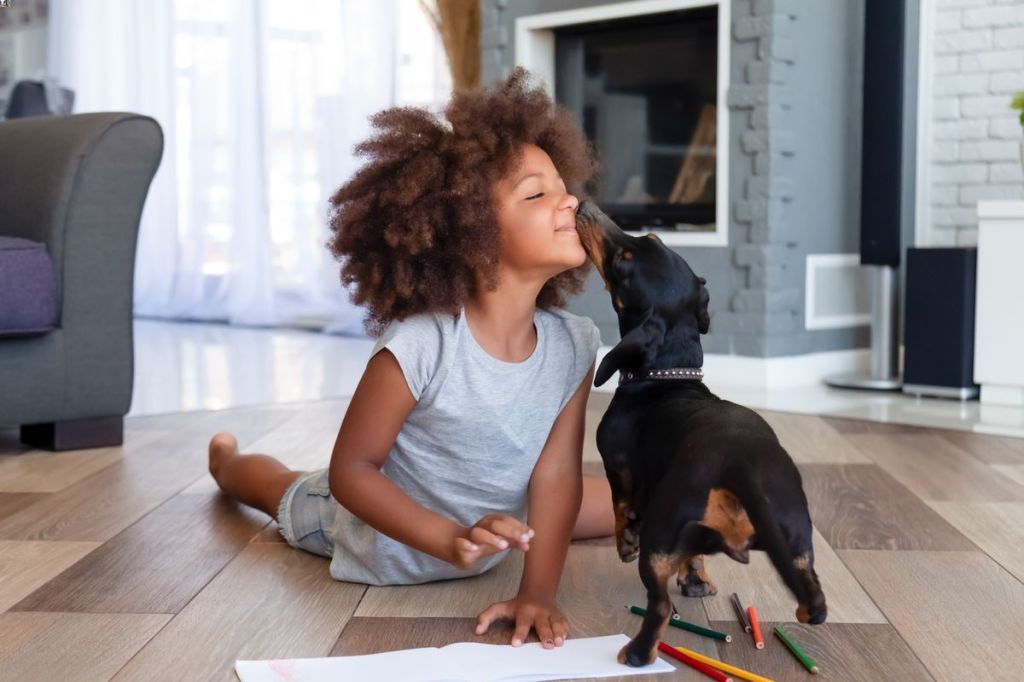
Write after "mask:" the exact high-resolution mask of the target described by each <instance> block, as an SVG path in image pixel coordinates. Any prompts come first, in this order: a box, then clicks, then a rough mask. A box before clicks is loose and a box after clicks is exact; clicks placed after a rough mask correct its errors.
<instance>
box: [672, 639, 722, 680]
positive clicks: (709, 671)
mask: <svg viewBox="0 0 1024 682" xmlns="http://www.w3.org/2000/svg"><path fill="white" fill-rule="evenodd" d="M658 651H661V652H663V653H666V654H668V655H669V656H671V657H672V658H674V659H676V660H677V661H682V662H683V663H685V664H686V665H688V666H690V667H691V668H693V669H694V670H697V671H699V672H702V673H704V674H705V675H707V676H708V677H710V678H711V679H713V680H717V681H718V682H732V678H731V677H729V676H728V675H725V674H724V673H720V672H718V671H717V670H715V669H714V668H712V667H711V666H709V665H707V664H704V663H701V662H700V661H698V660H696V659H694V658H690V657H689V656H687V655H686V654H684V653H683V652H681V651H676V650H675V649H673V648H672V647H670V646H669V645H668V644H665V643H664V642H658Z"/></svg>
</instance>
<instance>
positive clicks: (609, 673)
mask: <svg viewBox="0 0 1024 682" xmlns="http://www.w3.org/2000/svg"><path fill="white" fill-rule="evenodd" d="M628 641H629V638H628V637H626V635H609V636H606V637H586V638H569V639H567V640H565V644H563V645H562V646H560V647H556V648H554V649H544V648H543V647H542V646H541V645H540V643H539V642H534V643H532V644H524V645H523V646H521V647H512V646H510V645H507V644H478V643H476V642H459V643H456V644H449V645H448V646H445V647H441V648H439V649H438V648H424V649H406V650H404V651H389V652H387V653H382V654H369V655H366V656H334V657H330V658H293V659H279V660H273V661H236V662H235V672H237V673H238V677H239V679H240V680H241V682H344V681H345V680H360V681H361V680H371V679H372V680H381V681H383V680H403V681H404V682H498V681H499V680H500V681H501V682H543V681H544V680H564V679H572V678H579V677H613V676H616V675H641V674H643V675H646V674H650V673H663V672H672V671H673V670H674V669H675V668H673V667H672V666H671V665H669V664H668V663H666V662H665V661H663V660H661V659H660V658H659V659H656V660H655V661H654V663H652V664H651V665H649V666H646V667H643V668H631V667H628V666H625V665H622V664H621V663H619V662H618V660H617V659H616V656H617V654H618V653H619V649H621V648H622V647H623V646H624V645H625V644H626V642H628Z"/></svg>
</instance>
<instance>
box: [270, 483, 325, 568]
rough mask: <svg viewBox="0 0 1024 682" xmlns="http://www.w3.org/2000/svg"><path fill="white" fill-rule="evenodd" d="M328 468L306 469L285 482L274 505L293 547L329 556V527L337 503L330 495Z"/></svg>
mask: <svg viewBox="0 0 1024 682" xmlns="http://www.w3.org/2000/svg"><path fill="white" fill-rule="evenodd" d="M327 471H328V470H327V469H320V470H318V471H308V472H306V473H304V474H302V475H301V476H299V477H298V478H297V479H295V480H294V481H293V482H292V484H291V485H290V486H288V489H287V490H285V491H284V495H282V496H281V503H280V505H279V506H278V508H277V525H278V531H279V532H280V533H281V536H282V537H284V539H285V541H286V542H287V543H288V544H289V545H291V546H292V547H297V548H298V549H304V550H306V551H307V552H312V553H313V554H319V555H320V556H325V557H330V556H333V554H334V543H333V542H332V541H331V527H332V526H333V525H334V515H335V512H337V509H338V503H337V502H335V501H334V498H333V497H331V489H330V487H329V486H328V483H327Z"/></svg>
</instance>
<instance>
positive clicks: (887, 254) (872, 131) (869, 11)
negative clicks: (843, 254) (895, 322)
mask: <svg viewBox="0 0 1024 682" xmlns="http://www.w3.org/2000/svg"><path fill="white" fill-rule="evenodd" d="M905 14H906V2H905V0H867V2H866V3H865V6H864V101H863V123H862V126H863V132H862V134H863V141H862V145H863V147H862V149H861V171H860V172H861V176H860V177H861V201H860V262H861V264H862V265H890V266H892V267H898V266H899V264H900V197H901V195H902V191H901V173H902V157H903V155H902V153H901V152H902V147H903V33H904V24H905V22H904V16H905Z"/></svg>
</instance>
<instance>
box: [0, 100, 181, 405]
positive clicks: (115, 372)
mask: <svg viewBox="0 0 1024 682" xmlns="http://www.w3.org/2000/svg"><path fill="white" fill-rule="evenodd" d="M162 153H163V133H162V132H161V129H160V125H159V124H158V123H157V122H156V121H155V120H154V119H152V118H150V117H148V116H140V115H138V114H132V113H123V112H115V113H96V114H77V115H74V116H48V117H37V118H23V119H14V120H10V121H4V122H2V123H0V234H5V235H9V236H13V237H23V238H25V239H31V240H34V241H39V242H44V243H45V244H46V246H47V249H48V251H49V253H50V256H51V258H52V260H53V265H54V270H55V276H56V283H57V306H58V310H59V311H60V312H59V319H58V325H59V327H60V332H61V333H62V335H63V336H64V338H63V341H62V344H63V348H64V352H63V357H64V363H65V370H64V371H65V390H64V397H65V402H66V405H65V407H66V408H67V409H68V410H69V411H71V412H73V413H75V414H78V413H82V414H84V411H85V410H87V408H88V404H89V401H90V400H92V401H96V400H97V398H98V397H99V396H101V395H116V396H118V398H117V406H118V408H119V409H120V407H121V406H122V404H123V410H124V412H127V410H128V405H127V401H130V397H131V384H132V375H133V370H134V365H133V358H132V307H133V305H132V303H133V301H132V298H133V286H134V276H135V247H136V244H137V239H138V229H139V220H140V217H141V214H142V207H143V205H144V203H145V200H146V194H147V193H148V191H149V185H150V181H151V180H152V178H153V176H154V174H155V173H156V170H157V167H158V166H159V164H160V157H161V155H162ZM54 333H56V332H54ZM75 406H78V407H77V408H76V407H75ZM124 412H122V413H124ZM105 413H110V412H109V408H108V411H107V412H105ZM69 418H70V417H69Z"/></svg>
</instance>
